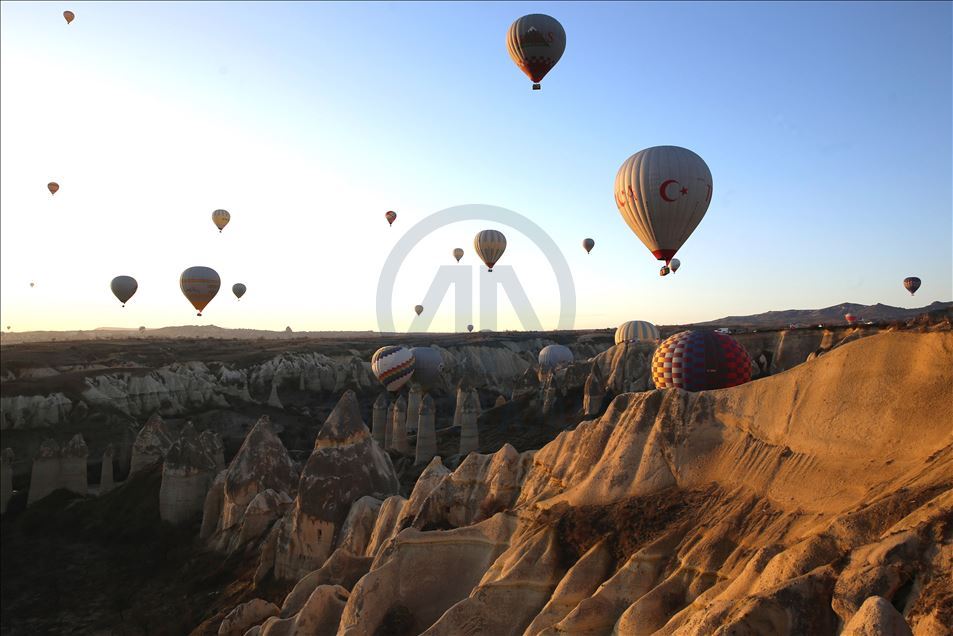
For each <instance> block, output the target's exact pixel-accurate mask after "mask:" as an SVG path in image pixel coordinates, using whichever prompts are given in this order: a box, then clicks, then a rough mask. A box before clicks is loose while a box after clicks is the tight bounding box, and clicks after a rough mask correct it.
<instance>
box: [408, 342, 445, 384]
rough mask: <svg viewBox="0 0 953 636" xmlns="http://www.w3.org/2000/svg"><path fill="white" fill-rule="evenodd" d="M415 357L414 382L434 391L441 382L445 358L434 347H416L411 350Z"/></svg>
mask: <svg viewBox="0 0 953 636" xmlns="http://www.w3.org/2000/svg"><path fill="white" fill-rule="evenodd" d="M410 352H411V353H412V354H413V356H414V382H416V383H417V384H419V385H420V386H422V387H424V388H425V389H432V388H434V387H435V386H437V384H438V383H439V382H440V372H441V371H443V356H441V355H440V352H439V351H437V350H436V349H434V348H432V347H414V348H413V349H411V350H410Z"/></svg>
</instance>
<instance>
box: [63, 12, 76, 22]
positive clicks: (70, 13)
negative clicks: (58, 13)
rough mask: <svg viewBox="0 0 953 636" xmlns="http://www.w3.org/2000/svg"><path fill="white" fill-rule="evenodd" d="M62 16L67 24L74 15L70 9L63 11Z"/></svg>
mask: <svg viewBox="0 0 953 636" xmlns="http://www.w3.org/2000/svg"><path fill="white" fill-rule="evenodd" d="M63 17H64V18H66V24H69V23H70V22H72V21H73V19H74V18H76V15H75V14H74V13H73V12H72V11H64V12H63Z"/></svg>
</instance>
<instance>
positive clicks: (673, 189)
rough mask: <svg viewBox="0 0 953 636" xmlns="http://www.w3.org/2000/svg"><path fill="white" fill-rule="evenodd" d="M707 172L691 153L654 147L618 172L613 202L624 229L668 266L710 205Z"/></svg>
mask: <svg viewBox="0 0 953 636" xmlns="http://www.w3.org/2000/svg"><path fill="white" fill-rule="evenodd" d="M711 194H712V178H711V171H710V170H709V169H708V166H707V165H706V164H705V162H704V161H703V160H702V158H701V157H699V156H698V155H696V154H695V153H694V152H692V151H691V150H687V149H685V148H680V147H678V146H655V147H652V148H646V149H645V150H641V151H639V152H637V153H635V154H634V155H632V156H631V157H629V158H628V159H626V160H625V162H624V163H623V164H622V167H621V168H619V172H618V173H617V174H616V177H615V202H616V205H617V206H618V208H619V213H620V214H621V215H622V218H623V219H625V222H626V224H627V225H628V226H629V228H630V229H631V230H632V231H633V232H635V235H636V236H638V237H639V240H641V241H642V243H644V244H645V246H646V247H647V248H648V249H649V251H650V252H652V254H653V255H654V256H655V258H657V259H658V260H660V261H665V264H666V265H667V264H668V263H669V262H670V261H671V260H672V258H673V257H674V256H675V252H677V251H678V250H679V248H680V247H681V246H682V244H683V243H684V242H685V241H686V240H687V239H688V237H689V236H691V234H692V232H693V231H694V230H695V228H696V227H697V226H698V224H699V223H700V222H701V220H702V217H704V216H705V212H706V211H707V210H708V204H709V203H711Z"/></svg>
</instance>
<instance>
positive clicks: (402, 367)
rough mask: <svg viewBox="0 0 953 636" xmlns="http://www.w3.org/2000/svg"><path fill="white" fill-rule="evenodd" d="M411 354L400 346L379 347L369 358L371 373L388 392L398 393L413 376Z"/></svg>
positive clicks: (412, 356)
mask: <svg viewBox="0 0 953 636" xmlns="http://www.w3.org/2000/svg"><path fill="white" fill-rule="evenodd" d="M415 367H416V360H415V359H414V354H413V352H412V351H411V350H410V349H408V348H407V347H402V346H401V345H391V346H387V347H381V348H380V349H378V350H377V351H375V352H374V355H373V356H372V357H371V371H373V372H374V375H375V376H377V379H378V380H380V383H381V384H383V385H384V388H385V389H387V390H388V391H399V390H400V388H401V387H402V386H404V385H405V384H407V382H409V381H410V378H411V377H413V375H414V369H415Z"/></svg>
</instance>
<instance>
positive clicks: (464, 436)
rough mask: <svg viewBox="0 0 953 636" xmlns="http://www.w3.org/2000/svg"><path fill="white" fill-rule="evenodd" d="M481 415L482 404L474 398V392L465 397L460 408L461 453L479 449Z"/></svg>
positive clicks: (464, 453)
mask: <svg viewBox="0 0 953 636" xmlns="http://www.w3.org/2000/svg"><path fill="white" fill-rule="evenodd" d="M479 416H480V404H479V402H478V401H476V400H475V399H474V394H473V393H467V394H466V396H465V397H464V401H463V407H462V408H461V410H460V454H461V455H466V454H467V453H470V452H472V451H476V450H479V448H480V438H479V433H478V431H477V418H478V417H479Z"/></svg>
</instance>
